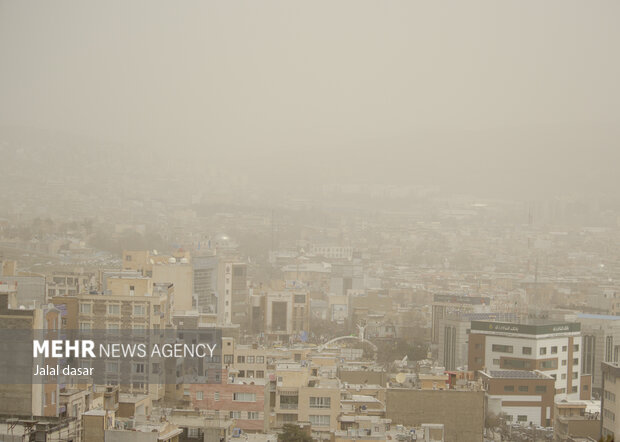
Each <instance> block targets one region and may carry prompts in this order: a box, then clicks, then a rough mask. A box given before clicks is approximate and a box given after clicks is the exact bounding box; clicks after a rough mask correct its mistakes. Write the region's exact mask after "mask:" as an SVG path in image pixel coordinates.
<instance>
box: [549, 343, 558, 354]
mask: <svg viewBox="0 0 620 442" xmlns="http://www.w3.org/2000/svg"><path fill="white" fill-rule="evenodd" d="M557 352H558V347H557V345H554V346H553V347H551V354H552V355H554V354H556V353H557Z"/></svg>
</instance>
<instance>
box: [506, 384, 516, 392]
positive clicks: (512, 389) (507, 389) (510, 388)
mask: <svg viewBox="0 0 620 442" xmlns="http://www.w3.org/2000/svg"><path fill="white" fill-rule="evenodd" d="M504 391H515V386H514V385H504Z"/></svg>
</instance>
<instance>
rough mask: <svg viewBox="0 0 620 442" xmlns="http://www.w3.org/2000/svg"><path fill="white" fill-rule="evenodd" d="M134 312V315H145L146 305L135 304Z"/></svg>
mask: <svg viewBox="0 0 620 442" xmlns="http://www.w3.org/2000/svg"><path fill="white" fill-rule="evenodd" d="M133 314H134V316H144V305H142V304H134V306H133Z"/></svg>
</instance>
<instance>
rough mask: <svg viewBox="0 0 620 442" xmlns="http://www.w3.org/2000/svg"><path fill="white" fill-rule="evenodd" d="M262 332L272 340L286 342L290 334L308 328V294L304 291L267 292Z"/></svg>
mask: <svg viewBox="0 0 620 442" xmlns="http://www.w3.org/2000/svg"><path fill="white" fill-rule="evenodd" d="M264 296H265V303H264V306H265V313H264V319H265V326H264V332H265V335H267V336H268V337H269V338H270V339H272V340H280V341H283V342H287V341H288V339H289V337H290V336H292V335H298V334H300V333H302V332H308V331H309V330H308V329H309V318H310V317H309V311H310V309H309V299H308V298H309V296H308V294H307V293H306V292H305V291H301V290H290V291H283V292H267V293H266V294H265V295H264Z"/></svg>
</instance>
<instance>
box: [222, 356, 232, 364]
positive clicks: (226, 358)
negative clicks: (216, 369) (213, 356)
mask: <svg viewBox="0 0 620 442" xmlns="http://www.w3.org/2000/svg"><path fill="white" fill-rule="evenodd" d="M232 363H233V355H224V364H232Z"/></svg>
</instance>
